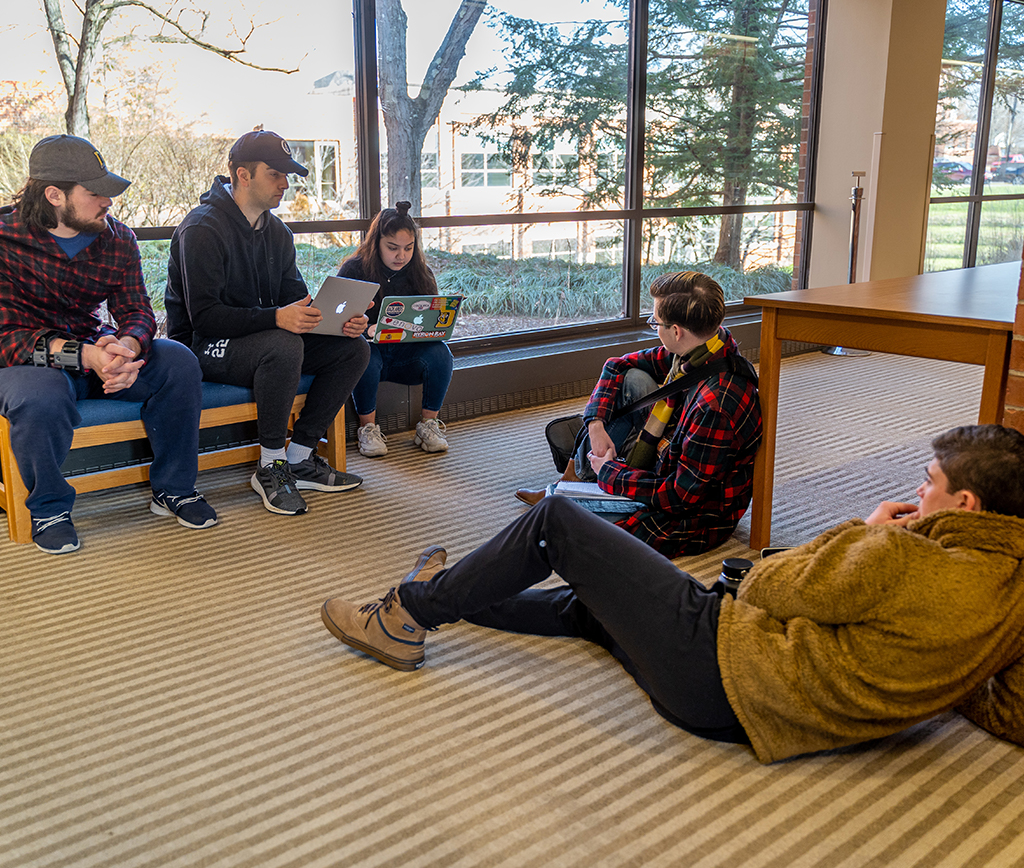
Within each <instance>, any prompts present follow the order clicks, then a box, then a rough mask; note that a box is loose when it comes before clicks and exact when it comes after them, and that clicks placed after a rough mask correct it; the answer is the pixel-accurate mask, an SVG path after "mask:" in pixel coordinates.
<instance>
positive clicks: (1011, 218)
mask: <svg viewBox="0 0 1024 868" xmlns="http://www.w3.org/2000/svg"><path fill="white" fill-rule="evenodd" d="M1022 245H1024V200H1020V199H1014V200H1010V201H1001V202H986V203H985V204H984V205H983V206H982V209H981V230H980V232H979V233H978V257H977V263H976V264H977V265H990V264H992V263H995V262H1011V261H1019V260H1020V257H1021V247H1022Z"/></svg>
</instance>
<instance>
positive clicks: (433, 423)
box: [423, 419, 448, 434]
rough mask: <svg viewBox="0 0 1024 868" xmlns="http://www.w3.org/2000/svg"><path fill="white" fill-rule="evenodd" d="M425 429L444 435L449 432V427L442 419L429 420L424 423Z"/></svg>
mask: <svg viewBox="0 0 1024 868" xmlns="http://www.w3.org/2000/svg"><path fill="white" fill-rule="evenodd" d="M423 425H424V427H426V428H428V429H429V430H431V431H435V432H437V433H438V434H444V433H445V432H446V431H447V430H448V426H447V425H445V424H444V422H442V421H441V420H440V419H427V421H426V422H424V423H423Z"/></svg>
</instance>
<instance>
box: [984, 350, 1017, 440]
mask: <svg viewBox="0 0 1024 868" xmlns="http://www.w3.org/2000/svg"><path fill="white" fill-rule="evenodd" d="M1012 340H1013V335H1012V334H1011V333H1009V332H999V331H992V332H989V336H988V347H987V349H986V351H985V377H984V379H983V380H982V383H981V406H980V407H979V409H978V424H979V425H998V424H1000V423H1001V422H1002V421H1003V407H1004V405H1005V403H1006V377H1007V372H1008V371H1009V369H1010V345H1011V343H1012Z"/></svg>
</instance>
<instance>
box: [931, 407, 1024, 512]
mask: <svg viewBox="0 0 1024 868" xmlns="http://www.w3.org/2000/svg"><path fill="white" fill-rule="evenodd" d="M932 449H934V450H935V457H936V458H937V459H938V462H939V467H941V468H942V472H943V473H945V474H946V479H947V480H948V483H949V491H950V492H956V491H963V490H967V491H970V492H973V493H974V494H975V495H976V496H977V497H978V499H979V500H980V501H981V508H982V509H983V510H986V511H987V512H998V513H1000V514H1001V515H1013V516H1017V517H1018V518H1024V434H1021V433H1020V432H1019V431H1014V430H1013V429H1012V428H1004V427H1003V426H1002V425H965V426H964V427H962V428H953V429H952V430H950V431H947V432H946V433H945V434H940V435H939V436H938V437H936V438H935V439H934V440H933V441H932Z"/></svg>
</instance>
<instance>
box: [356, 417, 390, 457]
mask: <svg viewBox="0 0 1024 868" xmlns="http://www.w3.org/2000/svg"><path fill="white" fill-rule="evenodd" d="M356 436H357V437H358V438H359V451H360V453H362V454H363V455H365V456H366V457H367V458H378V457H379V456H381V455H387V454H388V438H387V437H385V436H384V433H383V432H382V431H381V430H380V425H374V424H373V423H370V424H369V425H364V426H363V427H362V428H359V429H358V430H357V431H356Z"/></svg>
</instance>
